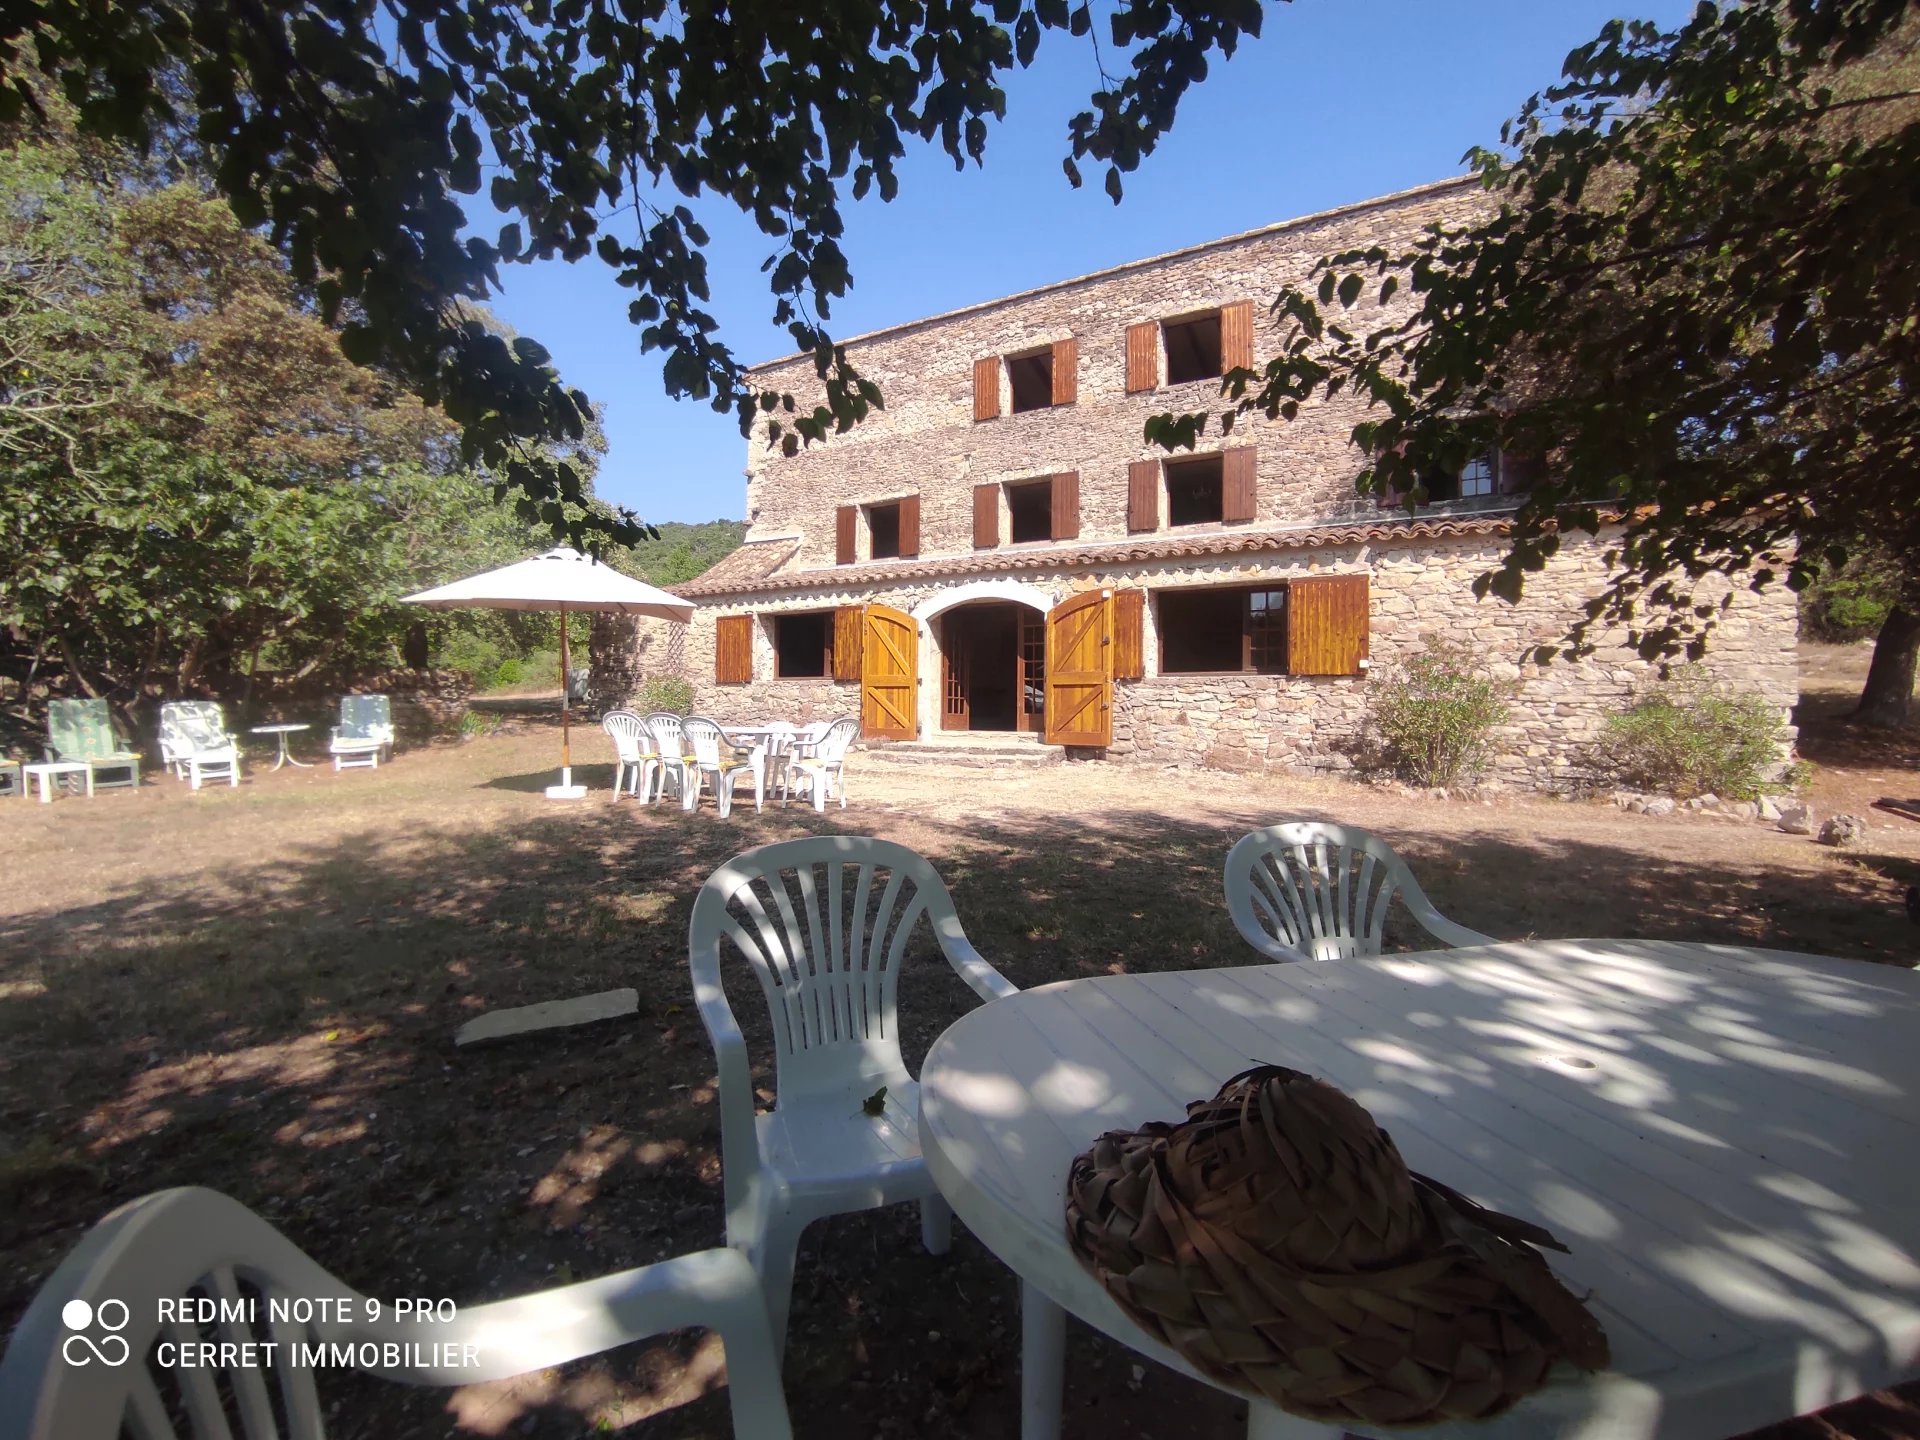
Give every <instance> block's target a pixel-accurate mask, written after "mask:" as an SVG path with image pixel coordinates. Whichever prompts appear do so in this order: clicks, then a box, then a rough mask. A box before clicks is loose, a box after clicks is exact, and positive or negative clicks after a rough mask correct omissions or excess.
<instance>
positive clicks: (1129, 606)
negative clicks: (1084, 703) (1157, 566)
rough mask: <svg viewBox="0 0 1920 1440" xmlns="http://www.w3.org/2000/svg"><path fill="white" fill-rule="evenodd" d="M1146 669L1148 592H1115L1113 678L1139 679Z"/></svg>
mask: <svg viewBox="0 0 1920 1440" xmlns="http://www.w3.org/2000/svg"><path fill="white" fill-rule="evenodd" d="M1146 673H1147V592H1146V591H1144V590H1116V591H1115V592H1114V595H1113V678H1114V679H1116V680H1138V679H1140V678H1141V677H1142V676H1143V675H1145V674H1146Z"/></svg>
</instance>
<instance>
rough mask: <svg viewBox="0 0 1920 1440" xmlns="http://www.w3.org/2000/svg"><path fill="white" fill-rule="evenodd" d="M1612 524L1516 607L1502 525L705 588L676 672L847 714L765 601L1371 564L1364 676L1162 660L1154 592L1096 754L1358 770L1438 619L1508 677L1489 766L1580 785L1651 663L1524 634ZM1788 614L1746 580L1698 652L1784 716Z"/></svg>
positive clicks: (728, 702)
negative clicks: (1558, 648)
mask: <svg viewBox="0 0 1920 1440" xmlns="http://www.w3.org/2000/svg"><path fill="white" fill-rule="evenodd" d="M1608 539H1609V537H1607V536H1604V535H1603V536H1602V537H1600V538H1599V539H1597V540H1596V539H1591V538H1586V537H1569V539H1568V540H1567V541H1566V543H1565V544H1564V545H1563V546H1562V549H1561V552H1560V554H1559V555H1558V556H1556V557H1555V558H1554V560H1553V561H1551V562H1550V563H1549V565H1548V567H1547V569H1546V570H1545V571H1544V572H1543V573H1541V574H1539V575H1536V576H1534V577H1532V578H1531V579H1530V580H1529V581H1528V585H1527V591H1526V595H1525V598H1524V599H1523V600H1522V602H1521V603H1520V604H1519V605H1517V606H1510V605H1508V604H1507V603H1506V602H1504V601H1501V600H1497V599H1491V598H1489V599H1485V600H1482V599H1477V598H1475V596H1474V594H1473V592H1472V588H1471V586H1472V581H1473V578H1474V576H1476V575H1478V574H1480V573H1482V572H1483V571H1485V570H1487V569H1488V568H1490V567H1491V566H1492V565H1493V564H1494V563H1495V561H1496V560H1497V559H1498V557H1499V555H1500V553H1501V542H1500V540H1499V539H1498V538H1497V537H1483V538H1474V539H1458V540H1443V541H1419V542H1388V543H1378V544H1367V545H1344V546H1329V547H1324V548H1322V549H1318V550H1310V551H1309V550H1302V551H1291V552H1268V553H1264V554H1254V555H1243V556H1230V557H1223V558H1222V559H1220V560H1219V561H1218V562H1216V563H1202V562H1195V561H1193V560H1180V561H1163V562H1149V563H1139V564H1132V565H1127V566H1115V567H1111V568H1107V569H1101V570H1091V569H1090V570H1082V571H1077V572H1069V571H1065V570H1060V571H1053V572H1044V571H1043V572H1037V573H1023V574H1022V575H1021V577H1020V579H1019V581H1018V582H1015V581H1012V580H997V581H995V580H989V581H972V582H968V583H967V584H965V585H962V584H961V583H960V582H958V581H955V582H948V583H938V582H928V581H924V580H923V581H919V582H915V583H903V584H896V585H882V586H876V587H868V588H854V587H852V586H849V587H848V588H846V589H839V590H808V591H783V592H773V593H770V594H766V595H762V596H757V597H754V598H753V600H752V602H751V603H746V601H745V600H744V598H743V600H742V602H741V603H737V604H728V603H724V602H717V603H709V604H703V605H702V606H701V607H700V609H699V610H697V611H696V612H695V616H694V621H693V623H692V624H691V625H690V626H688V627H687V630H686V637H685V638H686V664H687V669H686V674H687V677H688V679H689V680H690V681H691V682H692V683H693V686H694V692H695V702H694V708H695V710H696V711H698V712H700V713H704V714H710V715H712V716H713V717H714V718H716V719H718V720H721V721H724V722H728V723H732V722H736V721H738V722H749V721H756V720H766V719H787V720H793V721H796V722H801V721H807V720H816V719H826V718H829V717H831V716H834V715H844V714H857V713H858V711H859V687H858V686H857V685H854V684H840V683H835V682H834V681H831V680H818V679H809V680H783V679H778V678H775V677H774V675H773V670H774V654H773V644H772V639H771V627H770V624H769V617H770V616H772V615H773V614H775V613H779V612H782V611H788V612H791V611H802V610H826V609H830V608H832V607H834V606H836V605H851V604H859V603H862V602H864V601H867V600H876V601H879V602H881V603H883V604H887V605H891V606H894V607H896V608H898V609H902V610H905V611H907V612H908V613H910V614H911V613H914V612H915V611H921V612H925V611H928V610H930V609H933V608H936V607H938V606H940V605H941V604H942V603H943V602H944V601H951V600H955V599H964V598H967V597H972V598H980V599H989V598H1002V599H1014V600H1022V601H1023V602H1024V603H1029V604H1033V605H1035V606H1049V605H1051V604H1055V603H1058V601H1059V600H1061V599H1064V598H1066V597H1067V596H1068V595H1071V594H1073V593H1076V592H1078V591H1081V590H1084V589H1088V588H1095V587H1099V586H1103V585H1109V586H1116V587H1123V586H1130V587H1136V588H1144V589H1146V590H1148V591H1149V592H1150V593H1151V592H1157V591H1160V590H1165V589H1172V588H1179V587H1186V586H1196V585H1224V584H1244V583H1249V582H1252V581H1258V580H1282V581H1284V580H1287V579H1289V578H1294V577H1298V576H1303V575H1311V574H1324V573H1352V572H1357V571H1364V572H1366V573H1367V574H1368V575H1369V577H1370V589H1371V636H1370V649H1371V656H1372V669H1371V671H1370V672H1369V674H1368V675H1366V676H1356V677H1345V676H1336V677H1308V676H1289V675H1163V674H1161V673H1160V665H1159V655H1160V644H1159V636H1158V628H1157V620H1158V607H1157V605H1155V604H1151V603H1150V604H1149V605H1148V606H1147V607H1146V635H1145V641H1146V644H1145V649H1146V669H1147V674H1146V676H1145V678H1143V679H1140V680H1137V681H1123V682H1121V683H1120V684H1118V685H1117V686H1116V687H1115V695H1114V712H1113V743H1112V745H1111V747H1110V748H1109V749H1108V750H1107V752H1106V754H1107V755H1108V756H1110V757H1112V758H1115V759H1132V760H1139V761H1145V762H1149V763H1155V764H1166V765H1178V766H1188V765H1192V766H1205V767H1208V768H1214V769H1225V770H1240V771H1290V770H1309V771H1342V770H1347V769H1350V768H1352V766H1353V764H1354V755H1355V752H1356V750H1357V749H1358V748H1359V747H1360V746H1361V744H1362V743H1363V742H1364V739H1365V730H1366V716H1367V691H1368V689H1369V687H1370V686H1372V685H1374V684H1376V683H1377V681H1378V679H1379V678H1380V677H1382V676H1385V675H1388V674H1391V673H1392V671H1393V668H1394V666H1395V664H1396V662H1398V661H1399V660H1401V659H1403V658H1404V657H1406V656H1407V655H1409V654H1412V653H1414V652H1415V651H1417V650H1419V649H1420V648H1422V647H1423V646H1424V644H1425V643H1426V641H1427V640H1428V639H1429V638H1430V637H1432V636H1434V635H1444V636H1446V637H1447V638H1449V639H1452V640H1456V641H1460V642H1463V643H1465V644H1467V645H1468V646H1469V647H1471V648H1472V649H1473V650H1474V651H1475V652H1476V653H1478V654H1479V655H1481V656H1483V657H1484V658H1485V660H1486V662H1487V663H1488V665H1489V666H1490V667H1491V669H1492V670H1493V672H1494V674H1495V675H1496V676H1498V677H1499V678H1500V679H1502V680H1504V681H1506V682H1508V683H1510V684H1511V685H1512V686H1513V689H1514V694H1513V699H1512V702H1511V707H1512V713H1511V718H1510V720H1509V721H1508V723H1507V724H1506V725H1504V726H1502V727H1501V729H1500V731H1499V732H1498V734H1497V735H1496V751H1497V758H1496V759H1495V761H1494V766H1493V770H1492V772H1491V775H1490V777H1489V778H1490V782H1491V783H1493V784H1505V785H1516V786H1532V787H1539V788H1545V789H1555V790H1572V789H1578V788H1581V787H1582V786H1584V785H1586V784H1588V783H1589V781H1590V778H1591V777H1590V776H1589V774H1588V771H1587V769H1586V757H1587V750H1588V747H1589V746H1590V745H1591V743H1592V741H1593V740H1594V739H1595V738H1596V737H1597V735H1598V734H1599V732H1600V730H1601V728H1602V726H1603V725H1604V722H1605V716H1606V715H1607V713H1608V712H1609V711H1611V710H1613V709H1616V708H1618V707H1620V706H1621V705H1623V704H1625V703H1626V702H1627V701H1628V700H1629V699H1630V698H1631V697H1632V695H1633V694H1634V692H1635V691H1636V689H1637V688H1638V687H1640V686H1642V685H1644V684H1645V683H1647V682H1648V681H1649V680H1650V679H1651V678H1652V675H1653V667H1651V666H1650V665H1649V664H1648V662H1646V661H1643V660H1641V659H1640V658H1639V657H1638V656H1637V655H1635V654H1634V653H1632V652H1631V651H1630V650H1628V649H1627V648H1626V647H1625V646H1624V645H1623V644H1621V643H1620V637H1619V636H1618V635H1613V636H1603V637H1601V639H1602V643H1601V645H1600V647H1599V649H1598V650H1597V652H1596V653H1595V654H1594V655H1593V656H1591V657H1589V658H1587V659H1584V660H1581V661H1557V662H1555V663H1552V664H1549V665H1545V666H1542V665H1536V664H1532V663H1529V662H1526V661H1524V660H1523V658H1522V657H1523V656H1524V655H1525V653H1526V652H1527V651H1528V650H1530V649H1531V648H1532V647H1533V646H1535V645H1537V644H1540V643H1542V642H1551V641H1554V640H1555V639H1557V638H1558V637H1559V636H1560V635H1561V634H1562V633H1563V631H1564V628H1565V626H1566V625H1567V623H1568V622H1569V620H1570V619H1571V618H1572V617H1573V616H1574V615H1576V614H1577V613H1578V611H1579V607H1580V605H1581V603H1582V602H1584V601H1585V600H1586V599H1587V598H1588V597H1590V596H1591V595H1593V594H1595V593H1597V591H1598V590H1599V588H1600V584H1601V581H1602V578H1603V574H1604V571H1603V568H1602V559H1601V556H1602V552H1603V550H1604V548H1605V545H1606V543H1607V542H1608ZM1726 588H1727V586H1726V582H1725V581H1723V580H1719V579H1717V578H1713V577H1710V578H1709V579H1708V580H1707V581H1705V582H1703V584H1702V586H1701V587H1700V590H1699V593H1698V597H1697V598H1699V599H1700V600H1702V601H1713V600H1717V599H1718V598H1719V596H1721V595H1723V594H1725V593H1726ZM741 613H747V614H752V615H754V616H755V617H756V624H755V627H754V678H753V680H752V681H751V682H750V683H748V684H745V685H719V684H716V683H715V682H714V678H713V674H714V664H713V644H714V620H715V617H716V616H718V615H721V614H741ZM933 618H934V617H928V618H927V619H926V620H924V621H923V623H922V624H921V626H920V655H919V678H920V692H919V706H918V713H919V717H920V724H921V730H922V734H923V735H925V734H927V733H929V732H931V731H933V730H936V729H937V713H938V712H937V701H938V691H937V686H938V683H939V675H940V655H939V650H938V644H937V638H936V633H935V632H936V629H937V626H936V625H935V624H934V623H932V620H933ZM1797 625H1798V619H1797V609H1796V606H1795V602H1794V597H1793V596H1792V594H1791V593H1790V592H1788V591H1787V590H1786V589H1785V588H1784V587H1774V588H1773V589H1772V590H1770V591H1769V592H1767V593H1766V594H1764V595H1758V596H1756V595H1754V594H1752V593H1751V592H1748V591H1745V590H1741V591H1739V592H1738V593H1737V594H1736V595H1735V596H1734V600H1733V604H1732V606H1731V608H1730V610H1729V611H1728V613H1727V615H1726V617H1725V618H1724V619H1723V621H1722V623H1721V626H1720V628H1719V630H1718V631H1717V633H1716V635H1715V638H1714V643H1713V649H1712V651H1711V653H1710V655H1709V657H1708V660H1707V668H1708V669H1709V670H1711V671H1713V672H1714V673H1716V674H1718V675H1721V676H1723V677H1724V678H1726V679H1727V680H1728V681H1730V682H1732V683H1735V684H1738V685H1740V686H1742V687H1744V688H1748V689H1753V690H1756V691H1758V692H1759V693H1760V694H1762V695H1763V696H1765V697H1766V698H1767V699H1768V700H1769V701H1770V702H1772V703H1773V704H1775V705H1777V706H1779V707H1780V709H1781V712H1782V719H1783V721H1787V722H1790V721H1791V709H1792V706H1793V704H1794V703H1795V701H1796V700H1797V698H1798V682H1797V678H1796V669H1795V656H1794V647H1795V642H1796V638H1797Z"/></svg>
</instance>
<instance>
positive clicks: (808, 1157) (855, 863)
mask: <svg viewBox="0 0 1920 1440" xmlns="http://www.w3.org/2000/svg"><path fill="white" fill-rule="evenodd" d="M922 918H925V919H926V920H927V921H928V923H929V924H930V925H931V927H932V930H933V935H934V939H935V940H936V941H937V942H938V943H939V946H940V951H941V953H942V954H943V955H944V956H945V957H946V960H947V963H948V964H949V965H951V966H952V967H953V969H954V970H955V971H956V972H957V973H958V974H959V976H960V978H961V979H963V980H965V981H966V982H967V984H968V985H970V986H971V987H972V988H973V990H974V993H976V994H977V995H979V996H980V998H981V999H983V1000H997V999H1000V998H1002V997H1004V996H1007V995H1012V994H1015V993H1016V992H1017V989H1018V987H1017V986H1015V985H1014V984H1013V983H1012V982H1011V981H1009V980H1008V979H1007V978H1006V977H1005V976H1004V975H1002V974H1001V973H1000V972H999V971H998V970H996V969H994V968H993V966H992V965H990V964H988V963H987V962H986V960H984V959H982V958H981V956H980V954H979V952H978V951H976V950H975V949H974V948H973V946H972V945H971V944H969V943H968V941H967V935H966V931H964V930H963V929H961V928H960V917H959V916H958V915H957V914H955V913H954V908H953V897H952V896H951V895H949V894H948V893H947V887H946V885H945V884H944V883H943V882H942V881H941V879H940V876H939V874H938V873H937V872H936V871H935V870H934V868H933V866H932V865H930V864H928V863H927V861H926V860H925V859H923V858H922V857H921V856H919V855H916V854H915V853H914V852H913V851H911V850H909V849H907V848H906V847H905V846H902V845H895V844H892V843H890V842H888V841H885V840H873V839H869V838H867V837H865V836H858V835H829V836H818V837H811V838H808V839H803V840H787V841H783V842H781V843H779V844H777V845H763V846H761V847H760V848H759V849H757V850H749V851H747V852H746V853H745V854H744V855H736V856H735V857H734V858H733V859H731V860H729V861H728V862H727V863H726V864H725V865H723V866H721V867H720V868H719V869H718V870H716V871H714V872H713V874H712V875H711V876H710V877H709V878H708V880H707V883H706V884H705V885H703V886H702V887H701V889H700V894H699V896H698V898H697V899H695V901H694V904H693V919H692V922H691V924H690V925H689V926H688V929H687V942H688V956H689V966H690V969H691V970H692V972H693V993H694V998H695V1000H696V1002H697V1003H698V1005H699V1008H700V1019H701V1022H702V1023H703V1024H704V1025H705V1026H706V1027H707V1035H708V1037H709V1038H710V1039H711V1040H712V1041H713V1050H714V1057H715V1060H716V1061H717V1062H718V1068H719V1096H720V1155H721V1172H722V1178H723V1181H724V1184H725V1188H726V1200H727V1243H728V1244H729V1245H732V1246H734V1247H735V1248H737V1249H744V1250H746V1252H747V1254H748V1255H749V1257H751V1259H752V1260H753V1266H754V1269H755V1270H757V1271H758V1272H759V1273H760V1282H761V1286H762V1288H763V1289H764V1290H765V1291H766V1295H767V1305H768V1308H769V1309H770V1310H771V1312H772V1314H773V1333H774V1341H775V1343H776V1344H777V1345H784V1343H785V1338H786V1333H787V1310H788V1306H789V1304H790V1302H791V1300H792V1294H793V1264H794V1254H795V1251H796V1250H797V1249H798V1248H799V1244H800V1232H801V1231H803V1230H805V1229H806V1227H807V1226H808V1225H809V1224H810V1223H812V1222H813V1221H815V1220H819V1219H823V1218H825V1217H826V1216H829V1215H842V1214H846V1213H847V1212H849V1211H855V1210H870V1209H873V1208H875V1207H877V1206H881V1205H893V1204H897V1203H899V1202H901V1201H904V1200H918V1201H919V1202H920V1238H921V1240H922V1242H923V1243H924V1244H925V1245H926V1247H927V1250H928V1252H929V1253H930V1254H934V1255H942V1254H945V1253H946V1250H947V1246H948V1244H949V1243H950V1241H951V1238H952V1225H953V1214H952V1212H951V1211H950V1210H949V1209H948V1208H947V1204H946V1202H945V1201H944V1200H942V1199H941V1198H940V1194H939V1191H938V1190H936V1189H935V1188H934V1184H933V1181H932V1179H931V1178H929V1176H928V1175H927V1167H926V1162H925V1161H924V1160H923V1159H922V1158H921V1155H920V1134H919V1123H918V1116H919V1113H920V1104H919V1093H920V1087H919V1085H918V1083H917V1082H916V1081H915V1080H914V1078H913V1076H912V1075H911V1074H909V1073H908V1071H907V1066H906V1062H905V1060H904V1059H902V1058H901V1054H900V1031H899V1020H898V1012H897V1009H896V1006H895V996H896V994H897V991H898V986H899V978H900V961H901V958H902V957H903V956H904V955H905V953H906V949H907V943H908V941H909V940H910V939H911V938H912V936H913V934H914V931H915V930H916V928H917V927H918V925H919V923H920V921H921V919H922ZM723 938H724V939H725V940H727V941H728V942H729V943H730V944H731V946H732V949H733V950H734V951H735V952H737V953H738V954H739V955H742V956H744V957H745V958H746V960H747V962H748V963H749V964H750V965H751V966H752V967H753V973H754V976H755V978H756V979H758V980H759V982H760V990H761V993H762V994H764V995H765V997H766V1000H767V1004H768V1006H769V1008H770V1009H771V1010H772V1012H773V1047H774V1093H775V1096H776V1101H775V1105H774V1108H773V1110H772V1112H771V1113H769V1114H765V1115H756V1114H755V1113H754V1103H753V1075H752V1072H751V1070H750V1068H749V1065H748V1059H747V1047H746V1042H745V1040H744V1039H743V1038H742V1037H741V1034H740V1027H739V1025H738V1024H737V1023H736V1022H735V1020H734V1018H733V1010H732V1008H731V1007H730V1006H729V1005H728V1004H727V995H726V990H725V987H724V985H723V984H722V982H721V978H720V973H721V972H720V963H721V948H722V947H721V940H722V939H723ZM883 1088H884V1091H885V1093H884V1094H881V1091H882V1089H883ZM875 1096H879V1097H880V1098H879V1100H878V1101H877V1102H876V1101H875V1100H874V1097H875ZM870 1103H872V1104H876V1105H878V1106H879V1107H880V1109H881V1113H880V1114H878V1115H874V1114H870V1113H868V1108H867V1107H868V1106H869V1104H870Z"/></svg>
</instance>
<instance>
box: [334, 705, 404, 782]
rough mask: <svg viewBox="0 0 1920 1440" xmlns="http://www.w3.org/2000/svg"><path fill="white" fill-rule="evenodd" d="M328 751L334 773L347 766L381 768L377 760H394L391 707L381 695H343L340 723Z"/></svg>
mask: <svg viewBox="0 0 1920 1440" xmlns="http://www.w3.org/2000/svg"><path fill="white" fill-rule="evenodd" d="M327 750H328V751H329V753H331V754H332V756H333V768H334V771H335V772H336V773H337V772H339V771H341V770H344V769H347V768H348V767H350V766H359V767H362V768H365V769H369V770H378V769H379V768H380V756H381V755H382V754H383V753H384V754H385V755H386V757H387V758H388V759H389V760H391V759H392V758H393V706H392V705H391V704H390V703H389V702H388V700H387V697H386V696H384V695H342V696H341V697H340V723H339V724H338V725H336V726H334V727H333V735H332V738H331V739H329V740H328V741H327Z"/></svg>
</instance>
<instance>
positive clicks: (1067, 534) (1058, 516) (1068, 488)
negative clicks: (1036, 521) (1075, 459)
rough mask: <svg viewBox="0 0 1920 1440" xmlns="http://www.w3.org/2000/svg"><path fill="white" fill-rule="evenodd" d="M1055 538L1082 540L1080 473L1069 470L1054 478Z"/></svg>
mask: <svg viewBox="0 0 1920 1440" xmlns="http://www.w3.org/2000/svg"><path fill="white" fill-rule="evenodd" d="M1053 538H1054V539H1055V540H1078V539H1079V538H1080V472H1079V471H1078V470H1069V471H1067V472H1066V473H1065V474H1061V475H1056V476H1054V477H1053Z"/></svg>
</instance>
